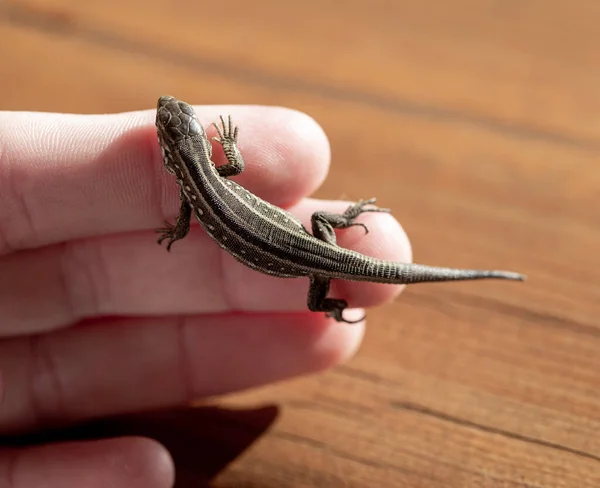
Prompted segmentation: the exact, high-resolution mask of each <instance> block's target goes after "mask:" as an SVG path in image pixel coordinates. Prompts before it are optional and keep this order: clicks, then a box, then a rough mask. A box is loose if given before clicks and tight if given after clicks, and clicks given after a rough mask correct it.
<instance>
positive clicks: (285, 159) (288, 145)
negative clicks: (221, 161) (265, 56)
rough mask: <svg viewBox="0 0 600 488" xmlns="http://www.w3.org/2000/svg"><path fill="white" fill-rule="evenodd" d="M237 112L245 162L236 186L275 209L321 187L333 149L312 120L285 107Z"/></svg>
mask: <svg viewBox="0 0 600 488" xmlns="http://www.w3.org/2000/svg"><path fill="white" fill-rule="evenodd" d="M232 110H234V109H233V108H232ZM235 110H236V111H237V112H239V115H238V118H239V119H240V120H241V121H243V124H244V128H243V134H242V135H240V139H239V146H240V151H241V152H242V153H243V155H244V159H245V161H246V162H247V170H246V171H244V173H243V174H242V175H240V177H239V181H240V184H242V185H243V186H247V187H248V189H250V190H251V191H252V192H253V193H256V194H257V195H258V196H260V197H261V198H264V199H265V200H268V201H269V202H271V203H273V204H275V205H279V206H290V205H293V204H294V203H296V202H297V201H299V200H300V199H302V198H303V197H305V196H306V195H309V194H311V193H313V192H314V191H315V190H316V189H317V188H318V187H319V186H321V184H322V183H323V181H324V180H325V178H326V176H327V172H328V170H329V164H330V159H331V148H330V145H329V139H328V138H327V135H326V134H325V131H324V130H323V128H322V127H321V126H320V125H319V123H318V122H317V121H316V120H315V119H314V118H312V117H311V116H310V115H308V114H306V113H304V112H300V111H298V110H295V109H291V108H286V107H265V106H259V107H245V106H243V107H236V108H235ZM217 153H218V151H217ZM215 156H216V157H220V156H217V154H215Z"/></svg>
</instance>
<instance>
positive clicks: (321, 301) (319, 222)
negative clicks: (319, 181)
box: [308, 198, 389, 324]
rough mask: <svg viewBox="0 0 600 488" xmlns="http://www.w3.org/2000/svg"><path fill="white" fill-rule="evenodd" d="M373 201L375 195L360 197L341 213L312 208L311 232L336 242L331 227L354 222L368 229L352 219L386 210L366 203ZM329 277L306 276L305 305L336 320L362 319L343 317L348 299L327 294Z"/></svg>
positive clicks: (352, 322) (322, 238) (330, 241)
mask: <svg viewBox="0 0 600 488" xmlns="http://www.w3.org/2000/svg"><path fill="white" fill-rule="evenodd" d="M373 203H375V199H374V198H371V199H370V200H361V201H359V202H357V203H355V204H353V205H351V206H350V207H348V208H347V209H346V211H345V212H344V213H342V214H333V213H328V212H322V211H319V212H315V213H314V214H313V215H312V217H311V226H312V233H313V236H314V237H316V238H317V239H320V240H322V241H325V242H327V243H329V244H332V245H334V246H335V245H337V241H336V237H335V229H345V228H348V227H352V226H354V225H360V226H361V227H363V228H364V229H365V231H366V232H368V231H369V230H368V229H367V227H366V226H365V225H364V224H361V223H357V222H354V220H355V219H356V217H358V216H359V215H360V214H362V213H364V212H389V209H387V208H378V207H375V206H372V207H368V208H367V207H366V206H367V205H372V204H373ZM330 283H331V278H327V277H323V276H318V275H313V276H311V277H310V287H309V289H308V309H309V310H311V311H313V312H325V313H326V314H327V316H328V317H333V318H334V319H335V320H337V321H338V322H346V323H350V324H354V323H357V322H362V321H363V320H364V319H365V317H361V318H360V319H359V320H353V321H350V320H346V319H344V318H343V316H342V312H343V311H344V309H345V308H347V307H348V302H346V300H342V299H339V298H327V294H328V293H329V287H330Z"/></svg>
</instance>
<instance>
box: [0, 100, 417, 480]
mask: <svg viewBox="0 0 600 488" xmlns="http://www.w3.org/2000/svg"><path fill="white" fill-rule="evenodd" d="M195 108H196V111H197V113H198V114H199V115H200V117H201V118H202V121H203V123H205V125H206V127H207V130H208V133H209V136H214V135H216V134H215V133H214V128H211V127H209V124H210V123H211V122H213V121H216V120H218V116H219V115H220V114H225V115H227V114H231V115H232V117H233V118H234V120H235V121H236V124H237V125H238V126H239V130H240V133H239V147H240V150H241V151H242V153H243V155H244V159H245V161H246V170H245V171H244V173H243V174H242V175H240V176H239V177H237V178H236V181H238V182H239V183H240V184H241V185H243V186H245V187H246V188H247V189H248V190H250V191H251V192H253V193H256V194H257V195H259V196H260V197H262V198H264V199H266V200H268V201H270V202H272V203H274V204H276V205H279V206H282V207H284V208H286V209H288V210H290V211H291V212H292V213H294V214H295V215H297V216H298V217H300V218H301V219H302V220H303V222H305V223H306V224H309V222H310V215H311V214H312V213H313V212H314V211H315V210H327V211H331V212H334V211H338V212H339V211H343V210H344V209H345V208H346V207H347V206H348V202H333V201H317V200H313V199H309V198H306V197H307V195H309V194H310V193H312V192H313V191H314V190H315V189H316V188H317V187H318V186H319V185H320V184H321V183H322V181H323V180H324V178H325V177H326V173H327V171H328V168H329V164H330V160H329V144H328V141H327V138H326V136H325V135H324V133H323V131H322V130H321V129H320V127H319V126H318V125H317V124H316V122H314V121H313V120H312V119H311V118H309V117H307V116H306V115H303V114H300V113H298V112H295V111H291V110H286V109H279V108H266V107H243V106H231V107H216V106H210V107H195ZM214 156H215V160H216V162H217V164H221V163H222V162H223V157H222V153H221V152H220V151H219V147H218V145H215V146H214ZM335 164H337V165H343V164H344V161H340V160H338V161H336V162H335ZM370 164H372V162H365V169H366V170H367V171H368V170H369V165H370ZM353 196H355V197H356V198H357V199H358V198H363V197H365V195H353ZM369 196H370V195H366V197H369ZM381 203H382V204H387V203H388V202H381ZM178 207H179V199H178V190H177V187H176V185H175V184H174V182H173V180H172V177H171V176H170V175H168V174H166V172H165V171H164V170H163V167H162V163H161V156H160V151H159V149H158V145H157V142H156V131H155V127H154V111H153V110H148V111H143V112H135V113H126V114H116V115H104V116H89V115H86V116H83V115H64V114H39V113H14V112H13V113H11V112H0V377H1V391H2V401H1V402H0V435H8V434H19V433H23V432H30V431H35V430H37V429H40V428H42V427H45V426H47V425H48V424H47V420H46V419H49V418H54V419H59V420H61V421H65V422H67V423H68V422H71V421H82V420H87V419H92V418H98V417H103V416H107V415H112V414H119V413H132V412H143V411H145V410H149V409H155V408H159V407H160V408H164V407H170V406H173V407H175V406H181V405H185V404H187V403H189V402H190V401H191V400H193V399H197V398H202V397H204V396H207V395H215V394H222V393H227V392H233V391H237V390H242V389H247V388H251V387H254V386H259V385H264V384H267V383H270V382H274V381H280V380H284V379H288V378H293V377H294V376H298V375H303V374H309V373H315V372H318V371H321V370H324V369H326V368H329V367H332V366H334V365H336V364H339V363H340V362H343V361H345V360H347V359H348V358H350V357H351V356H352V355H353V354H354V352H355V351H356V350H357V348H358V346H359V344H360V341H361V339H362V335H363V331H364V326H365V324H364V323H359V324H354V325H348V324H340V323H336V322H335V321H333V320H331V319H327V318H326V317H325V316H324V314H321V313H311V312H308V311H307V310H306V287H307V284H308V282H307V280H304V279H297V280H290V279H275V278H272V277H269V276H265V275H262V274H259V273H257V272H255V271H252V270H250V269H248V268H246V267H244V266H242V265H241V264H239V263H237V262H235V261H234V260H233V258H231V257H230V256H228V255H226V254H225V253H224V252H222V251H221V250H220V249H219V248H218V247H217V246H216V244H214V243H213V242H212V241H211V240H209V239H208V237H206V236H205V235H203V233H202V231H201V230H200V228H199V227H198V226H197V225H196V224H195V223H194V225H193V227H192V230H191V232H190V235H189V236H188V237H187V238H186V239H185V240H183V241H181V242H178V243H177V244H176V245H174V246H173V249H172V251H171V252H170V253H166V252H165V251H164V249H163V248H161V247H160V246H158V245H157V244H156V234H155V229H156V228H157V227H159V226H160V225H161V223H162V222H163V221H164V220H172V219H173V217H174V216H175V215H176V214H177V211H178ZM361 221H362V222H364V223H366V224H367V225H368V227H369V233H368V234H367V235H365V233H364V230H363V229H362V228H360V227H355V228H350V229H347V230H343V231H340V232H339V233H338V243H339V244H340V245H341V246H344V247H348V248H351V249H356V250H357V251H360V252H362V253H365V254H369V255H372V256H377V257H380V258H384V259H390V260H396V261H410V259H411V251H410V245H409V242H408V239H407V237H406V235H405V234H404V232H403V231H402V228H401V227H400V225H399V224H398V223H397V221H396V220H394V218H393V217H392V216H391V215H388V214H366V215H364V217H361ZM400 290H401V287H393V286H389V285H376V284H370V283H350V282H336V283H335V284H334V286H333V287H332V293H331V294H332V296H334V295H339V296H343V297H344V298H347V299H348V301H349V303H350V304H351V306H352V307H354V308H353V309H352V310H350V309H348V310H347V312H345V313H346V314H347V315H346V316H347V317H349V318H352V317H357V318H358V317H360V316H362V315H363V313H364V312H363V310H362V309H361V307H369V306H374V305H378V304H382V303H384V302H386V301H389V300H391V299H392V298H393V297H394V296H395V295H397V294H398V293H399V291H400ZM240 312H244V313H240ZM109 316H110V317H111V318H107V317H109ZM115 316H124V317H126V318H114V317H115ZM75 325H79V326H78V327H74V326H75ZM225 352H226V353H225ZM107 391H109V392H110V394H107V393H106V392H107ZM111 456H112V457H111ZM115 458H116V459H119V462H120V463H128V468H131V469H122V465H120V464H119V463H115V462H114V459H115ZM173 478H174V467H173V464H172V460H171V458H170V456H169V453H168V452H167V451H166V449H165V448H164V447H163V446H161V445H160V444H158V443H157V442H155V441H153V440H150V439H145V438H115V439H109V440H98V441H86V442H81V443H67V444H54V445H52V444H50V445H44V446H38V447H30V448H26V449H22V450H18V451H17V450H12V449H0V485H2V486H4V484H7V482H8V481H10V483H12V484H10V486H11V488H33V487H38V486H42V485H43V486H45V487H47V488H54V487H56V488H59V487H60V488H71V487H73V488H75V487H76V488H96V487H103V488H104V487H105V486H108V484H109V482H110V483H111V484H110V486H111V487H113V488H119V487H123V488H125V487H127V488H137V487H139V488H168V487H170V486H172V483H173ZM7 486H8V485H7Z"/></svg>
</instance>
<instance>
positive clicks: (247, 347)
mask: <svg viewBox="0 0 600 488" xmlns="http://www.w3.org/2000/svg"><path fill="white" fill-rule="evenodd" d="M361 314H362V311H360V310H351V311H348V312H347V317H349V318H350V319H356V318H358V317H359V316H360V315H361ZM363 331H364V326H363V325H362V324H361V325H347V324H338V323H335V322H333V321H331V320H326V319H325V317H324V316H323V314H290V315H282V314H279V315H276V314H269V315H260V314H237V315H219V316H205V317H188V318H180V319H176V318H157V319H135V320H134V319H130V320H126V319H118V320H117V319H114V320H108V319H104V320H99V321H97V322H96V323H93V324H85V325H82V326H80V327H73V328H69V329H65V330H62V331H57V332H52V333H49V334H45V335H40V336H36V337H33V338H32V337H22V338H15V339H10V340H5V341H2V342H0V371H2V373H3V384H4V392H3V400H2V404H1V407H2V408H0V432H3V433H5V434H10V433H17V432H21V431H24V430H29V429H35V428H40V427H47V426H52V425H55V424H61V423H65V422H71V421H80V420H87V419H91V418H96V417H101V416H105V415H111V414H121V413H131V412H138V411H141V410H145V409H156V408H166V407H174V406H181V405H186V404H188V403H189V402H190V401H192V400H195V399H199V398H203V397H207V396H213V395H220V394H224V393H229V392H233V391H237V390H242V389H246V388H250V387H254V386H258V385H263V384H267V383H271V382H275V381H280V380H283V379H286V378H290V377H293V376H297V375H302V374H307V373H311V372H315V371H319V370H322V369H325V368H328V367H330V366H333V365H335V364H338V363H340V362H342V361H345V360H346V359H348V358H349V357H350V356H352V355H353V354H354V352H355V351H356V349H357V348H358V346H359V344H360V341H361V339H362V335H363Z"/></svg>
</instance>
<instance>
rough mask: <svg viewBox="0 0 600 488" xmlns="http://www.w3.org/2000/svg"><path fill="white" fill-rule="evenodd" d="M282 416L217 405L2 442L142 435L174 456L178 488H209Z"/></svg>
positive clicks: (113, 419)
mask: <svg viewBox="0 0 600 488" xmlns="http://www.w3.org/2000/svg"><path fill="white" fill-rule="evenodd" d="M278 414H279V407H277V406H275V405H267V406H264V407H258V408H254V409H226V408H221V407H216V406H201V407H189V408H178V409H173V410H165V411H157V412H151V413H144V414H136V415H125V416H119V417H111V418H107V419H102V420H98V421H93V422H90V423H86V424H82V425H78V426H74V427H68V428H65V429H61V430H54V431H47V432H41V433H35V434H31V435H25V436H19V437H13V438H3V439H0V444H1V445H4V446H15V447H16V446H25V445H29V444H39V443H47V442H61V441H70V440H85V439H101V438H108V437H120V436H132V435H133V436H143V437H149V438H152V439H155V440H156V441H158V442H160V443H161V444H163V445H164V446H165V447H166V448H167V449H168V451H169V452H170V453H171V456H172V458H173V461H174V463H175V472H176V483H175V487H176V488H203V487H208V486H209V483H210V481H211V480H213V479H214V478H215V477H216V476H217V475H218V474H219V473H220V472H221V471H223V470H224V469H225V468H226V467H227V465H229V464H230V463H231V462H232V461H233V460H235V459H236V458H237V457H239V456H240V455H241V454H242V453H243V452H244V451H245V450H246V449H248V448H249V447H250V446H251V445H252V444H253V443H254V442H255V441H256V440H257V439H258V438H259V437H260V436H261V435H263V434H264V433H265V432H266V431H267V430H268V429H269V427H270V426H271V425H272V424H273V423H274V421H275V419H276V418H277V416H278Z"/></svg>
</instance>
